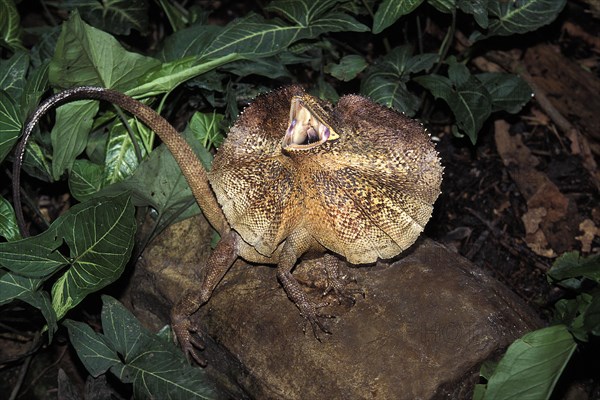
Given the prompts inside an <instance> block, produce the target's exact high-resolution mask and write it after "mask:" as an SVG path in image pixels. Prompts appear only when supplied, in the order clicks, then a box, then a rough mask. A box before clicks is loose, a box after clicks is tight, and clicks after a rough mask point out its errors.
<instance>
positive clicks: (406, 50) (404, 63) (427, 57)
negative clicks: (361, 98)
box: [360, 46, 438, 116]
mask: <svg viewBox="0 0 600 400" xmlns="http://www.w3.org/2000/svg"><path fill="white" fill-rule="evenodd" d="M437 58H438V55H437V54H432V53H426V54H419V55H416V56H413V55H412V49H411V47H410V46H400V47H396V48H394V49H393V50H392V51H391V52H390V53H389V54H387V55H386V56H384V57H382V58H381V59H380V60H378V61H377V62H376V63H375V64H374V65H372V66H370V67H369V68H368V69H367V71H366V74H365V75H366V76H365V78H364V79H363V80H362V84H361V87H360V91H361V93H362V94H364V95H365V96H368V97H370V98H371V99H372V100H374V101H376V102H378V103H380V104H383V105H385V106H387V107H392V108H395V109H396V110H398V111H401V112H404V113H405V114H406V115H408V116H413V115H415V113H416V111H417V109H418V108H419V104H420V100H419V98H418V97H417V96H416V95H414V94H413V93H411V92H410V91H409V90H408V88H407V87H406V82H408V81H409V80H410V79H411V77H412V75H413V74H415V73H417V72H421V71H424V70H428V69H429V68H431V67H432V66H433V64H434V63H435V61H436V60H437Z"/></svg>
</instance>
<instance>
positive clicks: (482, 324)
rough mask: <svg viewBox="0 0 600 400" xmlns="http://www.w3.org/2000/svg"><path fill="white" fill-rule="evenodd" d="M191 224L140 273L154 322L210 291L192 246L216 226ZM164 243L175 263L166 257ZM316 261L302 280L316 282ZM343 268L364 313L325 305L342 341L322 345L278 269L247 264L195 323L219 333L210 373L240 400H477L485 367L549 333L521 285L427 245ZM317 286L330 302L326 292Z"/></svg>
mask: <svg viewBox="0 0 600 400" xmlns="http://www.w3.org/2000/svg"><path fill="white" fill-rule="evenodd" d="M182 224H184V225H185V226H186V227H185V228H184V229H181V228H180V229H178V230H177V231H178V232H180V233H182V234H183V235H184V236H183V237H178V236H176V234H175V233H174V232H173V231H169V232H166V237H168V238H169V239H170V243H168V244H167V243H158V242H155V243H153V244H152V246H151V247H150V248H149V249H148V251H147V252H146V253H145V254H144V256H143V257H142V259H143V260H144V262H143V263H142V264H140V265H139V266H138V267H141V268H139V269H138V271H136V273H135V276H134V277H133V279H134V282H135V284H134V285H132V290H131V294H130V298H131V299H132V303H133V305H134V306H135V307H134V308H135V309H136V311H139V309H140V308H142V309H143V310H144V311H143V312H142V313H139V312H138V313H137V314H138V315H141V316H142V318H146V319H148V318H149V319H150V320H151V321H154V322H155V327H159V326H161V324H162V323H165V322H167V320H166V318H167V315H168V308H169V306H170V305H171V304H172V303H173V302H174V301H176V299H177V298H178V297H179V296H181V295H182V293H183V292H185V290H187V289H189V288H192V287H196V288H197V287H198V285H199V284H200V281H199V280H198V279H197V278H196V276H197V271H198V269H197V268H198V266H196V265H195V264H196V263H197V262H198V261H199V260H197V259H196V258H195V257H194V256H192V255H191V253H190V252H189V249H191V248H193V247H194V246H193V244H192V238H195V237H202V236H194V229H197V230H198V231H199V232H205V229H204V230H203V229H202V227H197V228H194V227H195V226H196V224H194V223H190V222H188V221H184V222H183V223H182ZM200 225H202V224H200ZM177 231H176V232H177ZM205 237H206V236H205ZM161 246H169V247H170V250H169V252H170V253H171V254H175V255H176V257H175V258H174V259H170V260H167V259H164V258H162V256H158V254H161V250H159V248H160V247H161ZM198 247H199V248H202V249H204V248H206V240H204V241H203V240H201V239H198ZM201 261H204V260H201ZM168 264H171V265H170V266H167V265H168ZM317 264H318V263H317ZM311 265H312V266H314V265H315V264H314V262H313V263H310V262H308V263H305V264H303V265H301V266H299V267H298V268H297V270H298V271H296V272H295V273H297V274H299V275H301V276H307V275H310V274H309V273H310V267H311ZM317 272H319V271H317ZM342 273H343V274H351V275H354V276H355V277H356V279H357V282H358V285H359V286H360V287H361V288H362V289H363V290H364V294H365V296H364V298H363V297H361V296H360V295H359V296H357V300H356V304H355V305H354V306H349V305H348V304H346V303H342V304H341V305H335V306H333V307H327V308H325V309H323V312H325V313H327V312H333V313H335V314H336V315H337V318H335V319H331V320H327V321H326V322H327V323H328V325H329V327H330V329H331V332H332V334H331V335H326V334H324V333H321V334H320V337H321V341H318V340H316V339H315V337H314V336H313V333H312V331H311V329H310V325H308V326H306V324H305V323H304V320H303V318H302V317H301V316H300V315H299V312H298V310H297V308H296V307H295V306H294V304H293V303H292V302H291V301H290V300H289V299H288V298H287V297H286V295H285V292H284V291H283V289H282V288H281V286H280V285H279V283H278V281H277V279H276V276H275V268H272V267H267V266H251V265H248V264H246V263H244V262H243V261H238V262H236V264H235V265H234V266H233V267H232V269H231V270H230V271H229V273H228V274H227V275H226V276H225V278H224V280H223V281H222V282H221V283H220V285H219V286H218V287H217V289H216V290H215V293H214V294H213V297H212V298H211V300H210V302H209V303H208V305H207V306H205V307H202V308H201V309H200V311H199V312H198V313H197V314H196V315H195V316H194V318H197V320H198V321H199V324H200V326H201V327H203V329H206V331H207V332H208V333H209V336H210V338H209V340H207V341H206V342H207V348H206V350H205V351H204V352H203V356H204V357H206V358H207V360H208V363H209V364H208V365H209V366H208V367H207V368H208V372H209V373H211V374H212V375H213V376H215V379H217V381H219V382H220V383H221V386H222V387H224V388H226V390H227V391H228V392H229V396H231V397H232V398H260V399H306V398H352V399H363V398H364V399H367V398H380V399H389V398H394V399H414V398H422V399H427V398H447V396H450V397H451V398H470V393H471V391H472V389H473V385H474V384H475V383H476V382H477V380H478V370H479V366H480V364H481V362H483V361H484V360H486V359H489V358H492V357H494V356H497V355H499V354H500V353H501V352H502V351H503V350H504V349H505V348H506V346H508V345H509V344H510V343H511V342H512V341H513V340H514V339H516V338H518V337H520V336H521V335H522V334H523V333H525V332H527V331H530V330H533V329H536V328H537V327H539V326H540V321H539V320H538V319H537V317H536V315H535V314H534V313H533V312H532V311H531V310H530V309H529V308H528V307H526V306H525V305H524V304H523V303H522V302H521V301H520V300H519V299H518V298H517V297H516V296H515V295H514V294H513V293H512V292H511V291H510V290H508V289H507V288H506V287H504V286H503V285H502V284H500V283H499V282H497V281H496V280H494V279H492V278H490V277H489V276H487V275H486V274H485V273H483V272H482V271H480V270H479V269H478V268H477V267H475V266H473V265H472V264H471V263H469V262H468V261H467V260H466V259H464V258H462V257H460V256H458V255H456V254H454V253H452V252H451V251H449V250H447V249H446V248H445V247H443V246H441V245H439V244H436V243H435V242H432V241H430V240H427V239H420V240H419V241H418V242H417V244H416V245H415V246H413V247H412V248H411V249H410V250H409V251H407V252H405V253H403V254H402V255H401V257H400V258H399V260H398V261H396V262H395V263H393V264H392V265H388V264H385V263H380V264H378V265H376V266H373V267H361V268H349V267H346V266H344V267H342ZM176 276H180V277H179V278H175V277H176ZM307 291H308V292H309V294H310V296H311V298H312V299H313V300H314V301H315V302H321V301H323V298H322V297H321V293H320V291H319V290H317V289H307ZM326 299H329V297H327V298H326ZM152 313H154V314H155V315H156V316H155V317H150V316H149V314H152ZM158 321H162V323H160V322H158ZM303 328H306V330H307V331H306V334H305V333H303ZM445 396H446V397H445Z"/></svg>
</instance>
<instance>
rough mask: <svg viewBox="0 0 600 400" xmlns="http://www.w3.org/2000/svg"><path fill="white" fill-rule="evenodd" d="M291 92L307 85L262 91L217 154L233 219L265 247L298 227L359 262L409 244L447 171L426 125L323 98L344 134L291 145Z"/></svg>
mask: <svg viewBox="0 0 600 400" xmlns="http://www.w3.org/2000/svg"><path fill="white" fill-rule="evenodd" d="M292 96H308V95H306V94H305V93H304V91H303V90H302V88H301V87H299V86H290V87H287V88H283V89H280V90H278V91H275V92H271V93H269V94H267V95H263V96H260V97H258V98H257V99H256V100H255V101H254V102H253V103H252V104H251V105H250V106H249V107H248V108H247V109H246V110H245V111H244V113H243V114H242V115H241V116H240V118H239V119H238V121H237V123H236V124H235V126H233V128H232V129H231V131H230V133H229V136H228V138H227V140H226V141H225V143H224V144H223V146H222V147H221V149H219V152H218V154H217V156H216V157H215V160H214V162H213V169H212V171H211V172H210V173H209V180H210V182H211V185H212V188H213V190H214V191H215V194H216V195H217V199H218V201H219V203H220V204H221V206H222V208H223V211H224V213H225V216H226V218H227V220H228V222H229V223H230V225H231V227H232V229H234V230H235V231H236V232H238V233H239V234H240V235H241V237H242V239H243V240H244V241H245V242H247V243H249V244H250V245H252V246H253V247H254V248H255V249H256V250H257V251H258V252H259V253H261V254H262V255H264V256H267V257H269V256H272V255H273V252H275V251H276V249H277V248H278V246H279V245H280V244H281V243H282V242H283V241H284V240H285V239H286V238H287V237H288V236H289V235H291V234H292V233H293V232H295V231H296V230H306V231H307V232H308V234H309V235H310V238H311V240H312V241H313V242H315V243H318V244H320V245H322V246H323V247H325V248H327V249H329V250H331V251H333V252H335V253H337V254H340V255H342V256H344V257H345V258H346V259H347V260H348V261H349V262H351V263H354V264H361V263H371V262H374V261H376V260H377V259H378V258H390V257H393V256H395V255H397V254H398V253H400V252H401V251H403V250H405V249H406V248H408V247H409V246H410V245H411V244H412V243H414V241H415V240H416V238H417V237H418V235H419V234H420V233H421V231H422V230H423V227H424V226H425V224H426V223H427V221H428V220H429V218H430V216H431V212H432V209H433V203H434V202H435V200H436V198H437V196H438V194H439V190H440V183H441V179H442V168H441V165H440V162H439V158H438V156H437V152H436V151H435V149H434V146H433V144H432V143H431V141H430V139H429V137H428V135H427V134H426V133H425V131H424V129H423V127H422V126H421V125H420V124H419V123H418V122H416V121H414V120H412V119H409V118H407V117H405V116H403V115H401V114H399V113H397V112H395V111H393V110H390V109H388V108H385V107H383V106H381V105H378V104H375V103H373V102H372V101H370V100H368V99H366V98H363V97H361V96H356V95H349V96H344V97H342V98H341V99H340V101H339V102H338V104H337V105H336V106H335V107H334V106H332V105H330V104H327V103H325V102H323V101H320V104H321V105H322V106H323V107H324V109H325V110H327V111H328V112H329V116H328V117H329V121H326V122H327V123H328V124H329V125H330V126H332V127H333V128H334V129H335V131H336V132H337V133H338V135H339V136H340V137H339V139H337V140H333V141H329V142H325V143H323V144H322V145H320V146H317V147H313V148H311V149H308V150H298V151H285V150H283V149H282V146H281V143H282V138H283V136H284V134H285V132H286V129H287V128H288V125H289V118H290V116H289V114H290V100H291V98H292ZM242 256H244V255H243V254H242ZM249 256H250V257H248V258H250V259H252V256H251V255H249ZM298 256H299V255H298Z"/></svg>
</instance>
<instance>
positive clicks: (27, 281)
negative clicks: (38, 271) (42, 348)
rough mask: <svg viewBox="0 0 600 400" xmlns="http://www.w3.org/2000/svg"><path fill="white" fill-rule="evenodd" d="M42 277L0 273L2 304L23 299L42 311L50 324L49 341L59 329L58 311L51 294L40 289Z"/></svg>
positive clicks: (0, 300) (48, 324)
mask: <svg viewBox="0 0 600 400" xmlns="http://www.w3.org/2000/svg"><path fill="white" fill-rule="evenodd" d="M42 283H43V280H42V279H35V278H27V277H24V276H21V275H17V274H14V273H10V272H8V273H4V274H0V304H5V303H8V302H10V301H13V300H17V299H18V300H22V301H24V302H26V303H28V304H30V305H31V306H33V307H35V308H37V309H38V310H40V311H41V313H42V315H43V316H44V318H45V319H46V323H47V326H48V341H49V342H51V341H52V336H53V335H54V333H55V332H56V330H57V329H58V325H57V323H56V320H57V318H56V313H55V312H54V310H53V309H52V303H51V301H50V296H49V295H48V293H47V292H45V291H40V290H38V289H39V287H40V286H41V284H42Z"/></svg>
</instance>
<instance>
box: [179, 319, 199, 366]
mask: <svg viewBox="0 0 600 400" xmlns="http://www.w3.org/2000/svg"><path fill="white" fill-rule="evenodd" d="M172 318H173V319H172V327H173V332H174V333H175V340H176V341H177V342H178V343H179V345H180V346H181V349H182V350H183V353H184V354H185V358H186V359H187V360H188V361H191V360H190V357H191V358H192V359H193V360H194V361H196V363H198V365H200V366H201V367H206V360H205V359H204V357H202V356H200V351H201V350H204V340H202V335H201V331H200V329H198V327H196V326H195V325H193V324H192V322H191V321H190V319H189V318H188V317H183V318H180V317H172Z"/></svg>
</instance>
